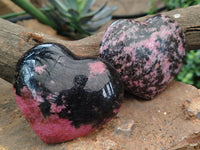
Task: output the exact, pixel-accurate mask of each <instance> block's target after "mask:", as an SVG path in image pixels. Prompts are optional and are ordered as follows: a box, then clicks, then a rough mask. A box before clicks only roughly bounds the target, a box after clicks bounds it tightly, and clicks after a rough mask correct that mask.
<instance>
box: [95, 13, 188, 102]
mask: <svg viewBox="0 0 200 150" xmlns="http://www.w3.org/2000/svg"><path fill="white" fill-rule="evenodd" d="M99 53H100V57H101V58H103V59H104V60H105V61H107V62H108V63H110V64H111V65H112V66H114V67H115V68H116V70H117V71H118V72H119V73H120V75H121V78H122V81H123V83H124V85H125V89H126V90H127V91H128V92H130V93H132V94H133V95H136V96H138V97H140V98H142V99H152V98H153V97H154V96H155V95H157V94H158V93H160V92H162V91H163V90H164V89H165V88H166V87H167V85H168V84H169V83H170V82H171V81H172V80H173V79H174V77H175V75H176V74H177V73H178V72H179V70H180V68H181V66H182V63H183V59H184V56H185V40H184V33H183V31H182V30H181V28H180V27H179V26H178V24H177V23H176V22H175V21H174V20H173V19H171V18H169V17H167V16H165V15H157V16H154V17H151V18H149V19H148V20H146V21H145V22H136V21H133V20H127V19H125V20H118V21H116V22H114V23H113V24H112V25H111V26H110V27H109V28H108V29H107V31H106V32H105V34H104V36H103V39H102V42H101V46H100V52H99Z"/></svg>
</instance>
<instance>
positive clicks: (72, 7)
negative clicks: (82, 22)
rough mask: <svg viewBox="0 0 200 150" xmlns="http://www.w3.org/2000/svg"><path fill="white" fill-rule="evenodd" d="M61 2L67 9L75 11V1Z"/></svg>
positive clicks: (64, 0) (65, 0)
mask: <svg viewBox="0 0 200 150" xmlns="http://www.w3.org/2000/svg"><path fill="white" fill-rule="evenodd" d="M62 2H63V4H64V5H65V6H66V7H67V8H68V9H74V10H77V6H76V0H62Z"/></svg>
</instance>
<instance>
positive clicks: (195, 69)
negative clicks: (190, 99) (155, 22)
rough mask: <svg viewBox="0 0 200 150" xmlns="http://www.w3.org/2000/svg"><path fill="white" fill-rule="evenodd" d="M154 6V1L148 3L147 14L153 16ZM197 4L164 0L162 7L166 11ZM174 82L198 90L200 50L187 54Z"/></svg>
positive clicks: (197, 0)
mask: <svg viewBox="0 0 200 150" xmlns="http://www.w3.org/2000/svg"><path fill="white" fill-rule="evenodd" d="M154 4H155V0H151V2H150V3H149V5H150V9H149V10H148V14H153V13H152V12H153V11H155V10H156V9H158V8H156V7H155V5H154ZM198 4H200V0H164V5H165V6H166V8H167V9H168V10H172V9H176V8H184V7H188V6H192V5H198ZM175 80H176V81H181V82H184V83H187V84H191V85H194V86H196V87H197V88H200V50H195V51H194V50H193V51H189V52H187V54H186V57H185V62H184V64H183V66H182V68H181V70H180V72H179V73H178V75H177V76H176V78H175Z"/></svg>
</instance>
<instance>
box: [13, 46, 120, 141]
mask: <svg viewBox="0 0 200 150" xmlns="http://www.w3.org/2000/svg"><path fill="white" fill-rule="evenodd" d="M16 71H17V74H16V79H15V84H14V92H15V98H16V101H17V104H18V106H19V108H20V110H21V111H22V113H23V115H24V116H25V118H26V120H27V121H28V122H29V123H30V125H31V127H32V128H33V129H34V131H35V132H36V133H37V134H38V136H39V137H40V138H41V139H42V140H43V141H44V142H46V143H59V142H63V141H67V140H70V139H73V138H75V137H79V136H83V135H85V134H87V133H89V132H91V131H93V130H94V129H96V128H97V127H99V126H100V125H102V124H103V123H105V122H107V121H109V120H110V119H111V118H112V117H113V116H114V115H116V113H117V112H118V111H119V108H120V105H121V97H122V94H123V86H122V83H121V81H120V77H119V75H118V73H117V72H116V71H115V70H114V69H113V68H112V67H110V66H109V65H106V64H105V63H103V62H102V61H100V60H97V59H75V58H74V57H73V56H72V55H70V53H69V52H68V50H67V49H66V48H65V47H63V46H61V45H59V44H55V43H54V44H51V43H47V44H42V45H39V46H36V47H34V48H32V49H31V50H29V51H28V52H27V53H26V54H25V55H24V56H23V57H22V58H21V59H20V60H19V62H18V64H17V70H16Z"/></svg>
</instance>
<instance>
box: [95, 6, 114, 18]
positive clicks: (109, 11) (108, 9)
mask: <svg viewBox="0 0 200 150" xmlns="http://www.w3.org/2000/svg"><path fill="white" fill-rule="evenodd" d="M116 9H117V7H114V6H112V7H106V8H104V9H103V10H101V11H100V12H99V13H98V14H96V15H95V16H94V17H93V18H92V21H96V20H100V19H103V18H105V17H107V16H112V13H113V12H114V11H115V10H116Z"/></svg>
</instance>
